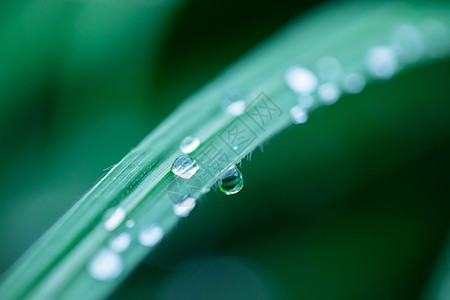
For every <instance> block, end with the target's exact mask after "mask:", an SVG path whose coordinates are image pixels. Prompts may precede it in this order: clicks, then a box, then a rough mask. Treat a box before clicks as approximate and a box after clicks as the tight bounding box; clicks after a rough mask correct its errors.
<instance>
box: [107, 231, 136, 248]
mask: <svg viewBox="0 0 450 300" xmlns="http://www.w3.org/2000/svg"><path fill="white" fill-rule="evenodd" d="M130 243H131V235H130V234H129V233H128V232H121V233H119V234H118V235H116V236H114V237H113V238H112V239H111V240H110V241H109V248H111V250H113V251H114V252H122V251H125V250H126V249H127V248H128V246H129V245H130Z"/></svg>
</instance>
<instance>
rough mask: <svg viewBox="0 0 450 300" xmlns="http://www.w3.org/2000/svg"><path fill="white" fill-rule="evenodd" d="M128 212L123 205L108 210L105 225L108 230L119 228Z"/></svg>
mask: <svg viewBox="0 0 450 300" xmlns="http://www.w3.org/2000/svg"><path fill="white" fill-rule="evenodd" d="M126 215H127V213H126V211H125V209H123V208H122V207H118V208H113V209H110V210H108V211H107V212H106V213H105V218H106V221H105V224H104V227H105V229H106V230H108V231H113V230H114V229H116V228H117V226H119V225H120V224H121V223H122V221H123V220H124V219H125V217H126Z"/></svg>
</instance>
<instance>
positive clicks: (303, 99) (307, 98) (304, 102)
mask: <svg viewBox="0 0 450 300" xmlns="http://www.w3.org/2000/svg"><path fill="white" fill-rule="evenodd" d="M298 104H299V105H300V106H301V107H303V108H304V109H307V108H310V107H312V106H313V105H314V98H313V97H312V96H311V95H305V94H302V95H300V96H299V97H298Z"/></svg>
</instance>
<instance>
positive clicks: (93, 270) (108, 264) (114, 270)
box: [88, 249, 123, 281]
mask: <svg viewBox="0 0 450 300" xmlns="http://www.w3.org/2000/svg"><path fill="white" fill-rule="evenodd" d="M122 271H123V262H122V259H121V258H120V256H119V255H118V254H116V253H114V252H113V251H111V250H109V249H101V250H100V251H99V252H97V254H96V255H95V256H94V257H93V258H92V259H91V261H90V262H89V265H88V272H89V274H90V275H91V276H92V277H93V278H95V279H97V280H102V281H106V280H110V279H114V278H117V277H119V275H120V274H122Z"/></svg>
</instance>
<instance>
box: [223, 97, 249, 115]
mask: <svg viewBox="0 0 450 300" xmlns="http://www.w3.org/2000/svg"><path fill="white" fill-rule="evenodd" d="M224 105H225V111H226V112H227V114H229V115H230V116H239V115H242V114H243V113H244V111H245V101H244V100H234V101H231V100H229V99H227V100H225V103H224Z"/></svg>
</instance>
